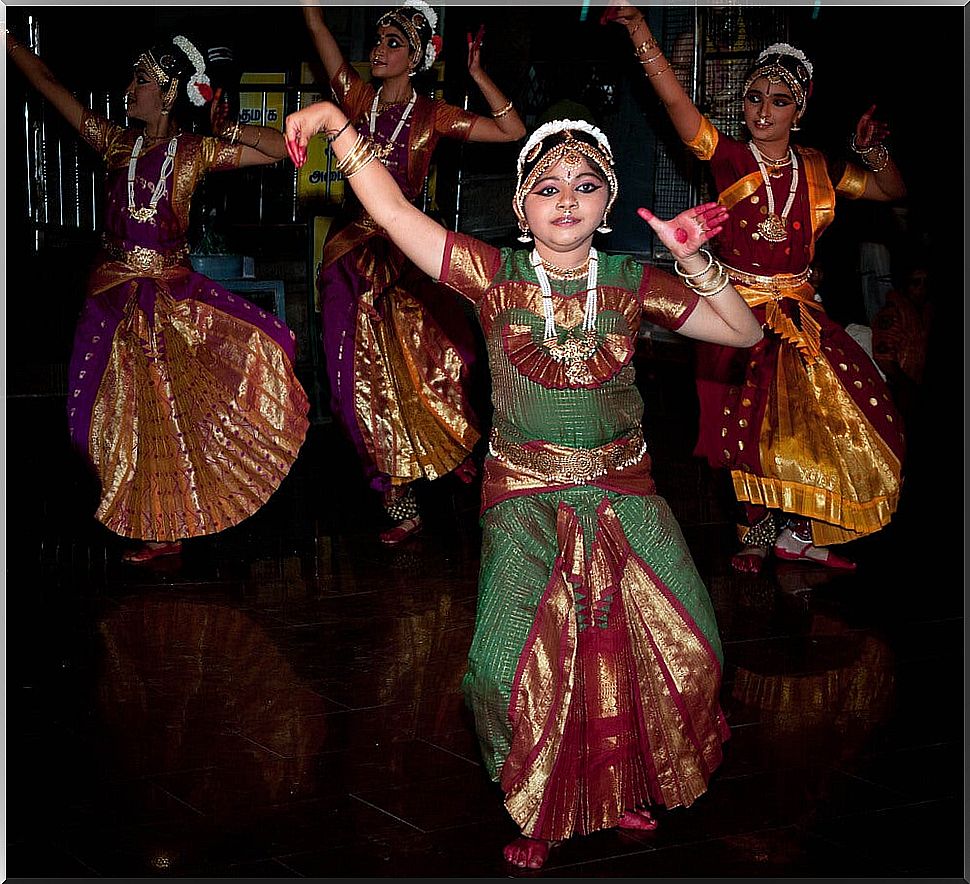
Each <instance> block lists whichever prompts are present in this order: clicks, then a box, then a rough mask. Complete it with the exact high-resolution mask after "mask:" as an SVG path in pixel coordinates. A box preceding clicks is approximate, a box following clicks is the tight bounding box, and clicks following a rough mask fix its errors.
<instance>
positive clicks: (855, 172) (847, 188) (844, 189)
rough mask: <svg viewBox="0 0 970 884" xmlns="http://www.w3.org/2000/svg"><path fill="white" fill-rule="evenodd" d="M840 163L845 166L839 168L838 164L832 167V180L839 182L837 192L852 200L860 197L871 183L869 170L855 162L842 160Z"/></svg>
mask: <svg viewBox="0 0 970 884" xmlns="http://www.w3.org/2000/svg"><path fill="white" fill-rule="evenodd" d="M839 165H841V166H842V167H843V168H842V169H839V168H838V166H837V165H836V164H833V167H832V180H833V181H837V182H838V183H837V184H836V185H835V192H836V193H837V194H838V195H839V196H844V197H846V198H847V199H850V200H856V199H859V197H860V196H862V194H863V193H865V190H866V185H867V184H868V183H869V172H868V171H867V170H865V169H863V168H862V167H861V166H857V165H856V164H855V163H848V162H845V161H842V163H840V164H839Z"/></svg>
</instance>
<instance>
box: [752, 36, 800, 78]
mask: <svg viewBox="0 0 970 884" xmlns="http://www.w3.org/2000/svg"><path fill="white" fill-rule="evenodd" d="M772 55H790V56H791V57H792V58H797V59H798V60H799V61H800V62H801V63H802V64H803V65H804V66H805V71H806V72H807V73H808V76H807V77H803V79H806V80H810V79H811V78H812V77H813V76H814V73H813V68H812V63H811V62H810V61H809V60H808V57H807V56H806V55H805V53H804V52H802V50H801V49H796V48H795V47H794V46H792V45H791V44H790V43H772V44H771V45H770V46H769V47H768V48H767V49H763V50H762V51H761V54H760V55H759V56H758V62H759V63H760V62H762V61H764V60H765V59H766V58H768V57H769V56H772Z"/></svg>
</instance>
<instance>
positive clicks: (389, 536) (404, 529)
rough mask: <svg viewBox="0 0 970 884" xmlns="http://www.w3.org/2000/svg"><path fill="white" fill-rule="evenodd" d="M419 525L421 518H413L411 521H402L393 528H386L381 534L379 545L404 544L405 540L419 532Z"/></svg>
mask: <svg viewBox="0 0 970 884" xmlns="http://www.w3.org/2000/svg"><path fill="white" fill-rule="evenodd" d="M421 525H422V523H421V516H415V517H414V518H413V519H404V520H403V521H401V522H398V523H397V524H396V525H395V526H394V527H393V528H388V529H387V531H382V532H381V534H380V538H381V543H383V544H386V545H387V546H397V545H398V544H399V543H404V541H405V540H407V539H408V538H409V537H413V536H414V535H415V534H417V533H418V532H419V531H420V530H421Z"/></svg>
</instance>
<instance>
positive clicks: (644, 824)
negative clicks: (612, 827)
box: [617, 810, 657, 832]
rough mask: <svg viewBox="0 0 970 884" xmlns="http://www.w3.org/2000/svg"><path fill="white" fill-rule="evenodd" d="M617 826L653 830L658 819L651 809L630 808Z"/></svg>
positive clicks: (645, 830) (646, 830)
mask: <svg viewBox="0 0 970 884" xmlns="http://www.w3.org/2000/svg"><path fill="white" fill-rule="evenodd" d="M617 826H618V827H619V828H621V829H639V830H640V831H641V832H652V831H653V830H654V829H656V828H657V821H656V820H655V819H654V818H653V816H652V815H651V813H650V811H649V810H628V811H626V812H625V813H624V814H623V816H621V817H620V821H619V822H618V823H617Z"/></svg>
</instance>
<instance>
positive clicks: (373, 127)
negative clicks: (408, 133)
mask: <svg viewBox="0 0 970 884" xmlns="http://www.w3.org/2000/svg"><path fill="white" fill-rule="evenodd" d="M383 91H384V87H383V86H381V88H380V89H378V90H377V92H375V93H374V101H373V102H372V103H371V106H370V119H369V120H368V122H369V123H370V137H371V140H373V139H374V138H376V137H377V105H378V104H379V103H380V100H381V93H382V92H383ZM417 100H418V93H417V92H415V91H414V89H411V99H410V101H408V103H407V107H405V108H404V113H403V114H401V119H400V120H398V121H397V127H396V128H395V129H394V132H393V134H392V135H391V137H390V138H389V139H388V140H387V141H385V142H384V143H383V144H381V145H379V146H378V147H377V159H379V160H380V161H381V162H382V163H383V162H385V161H386V160H387V158H388V157H389V156H390V155H391V150H392V149H393V147H394V143H395V142H396V141H397V136H398V135H400V134H401V130H402V129H403V128H404V124H405V123H406V122H407V121H408V117H410V116H411V111H412V110H413V109H414V102H415V101H417Z"/></svg>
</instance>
